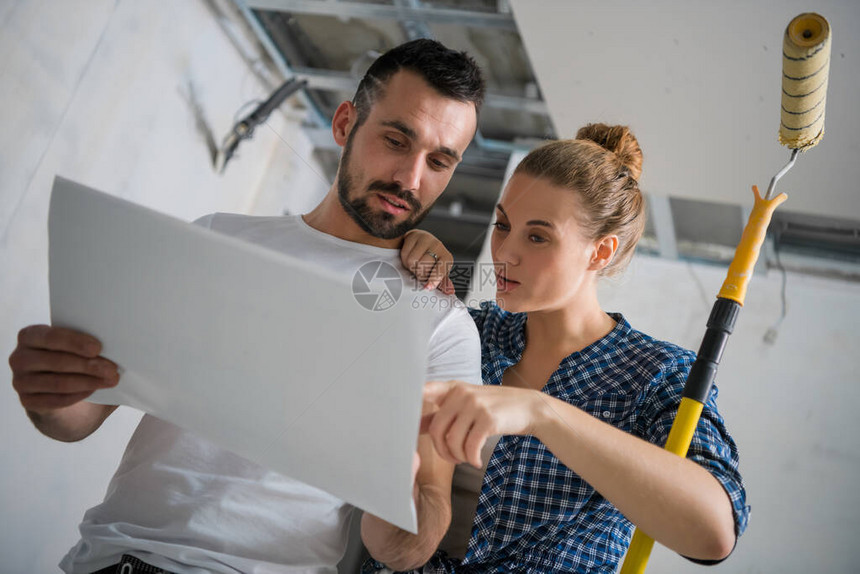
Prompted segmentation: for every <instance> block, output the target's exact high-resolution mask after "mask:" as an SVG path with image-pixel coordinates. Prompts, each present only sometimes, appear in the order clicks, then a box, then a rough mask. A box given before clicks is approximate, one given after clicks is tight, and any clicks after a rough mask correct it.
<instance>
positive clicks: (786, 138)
mask: <svg viewBox="0 0 860 574" xmlns="http://www.w3.org/2000/svg"><path fill="white" fill-rule="evenodd" d="M830 43H831V38H830V24H828V22H827V20H826V19H825V18H824V17H823V16H820V15H818V14H815V13H811V12H810V13H807V14H801V15H799V16H797V17H795V18H794V19H793V20H792V21H791V22H790V23H789V24H788V27H787V28H786V30H785V38H784V39H783V44H782V112H781V121H780V127H779V143H781V144H782V145H784V146H787V147H789V148H791V149H801V150H804V149H807V148H810V147H812V146H814V145H815V144H817V143H818V142H819V141H821V137H822V136H823V135H824V104H825V100H826V98H827V79H828V75H829V72H830Z"/></svg>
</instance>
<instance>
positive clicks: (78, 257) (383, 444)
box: [49, 177, 429, 533]
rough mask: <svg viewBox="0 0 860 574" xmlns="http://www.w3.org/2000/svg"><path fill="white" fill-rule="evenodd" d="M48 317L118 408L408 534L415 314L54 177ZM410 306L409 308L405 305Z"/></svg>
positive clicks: (417, 338)
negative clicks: (99, 354)
mask: <svg viewBox="0 0 860 574" xmlns="http://www.w3.org/2000/svg"><path fill="white" fill-rule="evenodd" d="M49 238H50V290H51V317H52V321H53V324H54V325H57V326H65V327H71V328H74V329H77V330H80V331H84V332H87V333H91V334H92V335H94V336H96V337H97V338H99V339H100V340H101V341H102V343H103V345H104V351H103V355H104V356H105V357H107V358H109V359H111V360H112V361H114V362H116V363H117V364H119V365H120V367H121V369H122V371H121V372H122V377H121V380H120V383H119V385H118V386H117V387H116V388H115V389H108V390H103V391H98V392H97V393H95V394H94V395H93V396H92V398H91V399H90V400H93V401H94V402H99V403H105V404H123V405H129V406H132V407H135V408H138V409H141V410H143V411H146V412H148V413H150V414H152V415H154V416H157V417H159V418H161V419H164V420H167V421H170V422H172V423H174V424H176V425H179V426H182V427H184V428H186V429H189V430H191V431H194V432H196V433H198V434H200V435H201V436H204V437H206V438H207V439H209V440H211V441H213V442H215V443H217V444H220V445H221V446H223V447H225V448H228V449H230V450H232V451H234V452H236V453H238V454H241V455H243V456H245V457H247V458H248V459H250V460H253V461H255V462H257V463H259V464H263V465H266V466H268V467H270V468H272V469H274V470H276V471H279V472H281V473H283V474H285V475H287V476H290V477H293V478H296V479H298V480H301V481H303V482H305V483H307V484H309V485H312V486H315V487H317V488H321V489H323V490H325V491H327V492H329V493H331V494H333V495H335V496H337V497H339V498H341V499H343V500H345V501H346V502H349V503H351V504H354V505H355V506H358V507H359V508H362V509H364V510H366V511H368V512H371V513H373V514H375V515H377V516H379V517H381V518H383V519H385V520H387V521H389V522H391V523H392V524H395V525H397V526H399V527H400V528H403V529H405V530H408V531H410V532H413V533H415V532H416V531H417V522H416V515H415V508H414V505H413V502H412V484H411V468H412V457H413V452H414V451H415V447H416V444H417V431H418V426H419V420H420V411H421V389H422V385H423V382H424V376H425V365H426V353H427V341H428V337H429V324H428V322H427V317H426V316H425V315H424V314H423V313H415V312H414V311H412V310H411V309H409V307H408V306H406V305H399V306H398V305H395V306H394V307H392V308H391V309H388V310H386V311H376V312H373V311H368V310H366V309H365V308H363V307H362V306H361V305H359V304H358V303H356V301H355V299H354V297H353V294H352V290H351V284H350V282H349V281H348V280H347V279H346V278H342V277H339V276H335V275H333V274H327V273H326V272H325V271H324V270H320V269H317V268H316V267H313V266H312V265H310V264H308V263H305V262H302V261H299V260H296V259H293V258H290V257H287V256H285V255H283V254H279V253H276V252H272V251H269V250H266V249H264V248H261V247H259V246H256V245H252V244H249V243H245V242H242V241H239V240H237V239H234V238H231V237H227V236H223V235H220V234H217V233H215V232H212V231H209V230H207V229H202V228H200V227H197V226H194V225H191V224H188V223H185V222H182V221H179V220H176V219H173V218H170V217H167V216H165V215H162V214H159V213H156V212H154V211H151V210H148V209H145V208H143V207H140V206H137V205H134V204H132V203H129V202H127V201H124V200H121V199H118V198H116V197H112V196H109V195H106V194H102V193H100V192H97V191H95V190H91V189H88V188H86V187H84V186H82V185H80V184H77V183H75V182H72V181H69V180H65V179H62V178H59V177H58V178H56V180H55V182H54V188H53V194H52V197H51V207H50V218H49ZM410 311H412V312H410Z"/></svg>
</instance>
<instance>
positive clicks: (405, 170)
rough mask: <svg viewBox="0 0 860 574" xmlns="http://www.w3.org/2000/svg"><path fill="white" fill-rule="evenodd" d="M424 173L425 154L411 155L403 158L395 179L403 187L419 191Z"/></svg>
mask: <svg viewBox="0 0 860 574" xmlns="http://www.w3.org/2000/svg"><path fill="white" fill-rule="evenodd" d="M423 174H424V156H423V155H421V154H415V155H410V156H409V157H406V158H403V160H402V162H401V163H400V164H398V166H397V171H396V172H395V173H394V181H396V182H397V183H398V184H399V185H400V187H401V188H403V189H407V190H410V191H417V190H418V188H419V187H421V176H422V175H423Z"/></svg>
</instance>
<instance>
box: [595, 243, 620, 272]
mask: <svg viewBox="0 0 860 574" xmlns="http://www.w3.org/2000/svg"><path fill="white" fill-rule="evenodd" d="M616 251H618V236H617V235H607V236H606V237H601V238H600V239H598V240H597V241H595V242H594V251H592V253H591V261H590V262H589V266H588V269H589V270H590V271H600V270H601V269H604V268H605V267H606V266H607V265H609V264H610V263H611V262H612V258H613V257H614V256H615V252H616Z"/></svg>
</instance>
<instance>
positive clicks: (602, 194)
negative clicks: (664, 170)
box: [514, 124, 645, 275]
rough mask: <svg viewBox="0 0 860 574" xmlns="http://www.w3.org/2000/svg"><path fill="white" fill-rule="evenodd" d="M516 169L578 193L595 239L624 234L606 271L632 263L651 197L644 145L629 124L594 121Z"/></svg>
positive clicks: (610, 272) (584, 218)
mask: <svg viewBox="0 0 860 574" xmlns="http://www.w3.org/2000/svg"><path fill="white" fill-rule="evenodd" d="M514 173H522V174H525V175H530V176H532V177H537V178H543V179H546V180H548V181H550V182H551V183H552V184H553V185H555V186H557V187H562V188H565V189H570V190H572V191H574V192H576V193H577V194H578V195H579V197H580V199H581V205H582V208H583V211H584V214H583V216H582V217H581V218H580V224H581V225H582V226H583V227H584V228H585V230H586V232H587V233H588V235H589V238H590V239H592V240H596V239H599V238H601V237H606V236H607V235H616V236H618V250H617V251H616V252H615V257H614V258H613V259H612V261H611V262H610V263H609V265H607V266H606V267H605V268H604V269H603V270H601V272H600V275H614V274H616V273H620V272H621V271H622V270H623V269H624V268H625V267H626V266H627V264H628V263H629V262H630V258H631V257H633V250H634V248H635V247H636V243H637V242H638V241H639V238H640V237H641V236H642V230H643V229H644V228H645V201H644V199H643V197H642V192H641V191H639V182H638V180H639V176H640V174H641V173H642V149H641V148H640V147H639V142H638V141H637V140H636V137H635V136H634V135H633V133H632V132H631V131H630V129H629V128H628V127H627V126H608V125H606V124H588V125H587V126H585V127H584V128H581V129H580V130H579V131H578V132H577V133H576V139H572V140H558V141H553V142H550V143H547V144H545V145H542V146H541V147H539V148H537V149H535V150H532V151H531V153H529V154H528V155H527V156H526V158H525V159H524V160H523V161H522V162H520V164H519V165H518V166H517V168H516V170H515V171H514Z"/></svg>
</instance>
